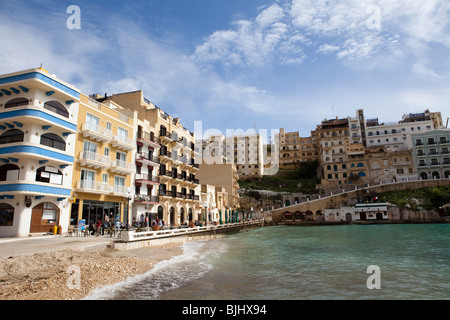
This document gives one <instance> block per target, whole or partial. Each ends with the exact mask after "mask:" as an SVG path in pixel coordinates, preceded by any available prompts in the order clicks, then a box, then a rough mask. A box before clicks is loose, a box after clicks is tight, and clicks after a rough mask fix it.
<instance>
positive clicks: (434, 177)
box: [431, 171, 441, 179]
mask: <svg viewBox="0 0 450 320" xmlns="http://www.w3.org/2000/svg"><path fill="white" fill-rule="evenodd" d="M431 176H432V177H433V179H440V178H441V175H440V174H439V172H437V171H433V173H432V174H431Z"/></svg>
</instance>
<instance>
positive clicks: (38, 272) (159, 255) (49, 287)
mask: <svg viewBox="0 0 450 320" xmlns="http://www.w3.org/2000/svg"><path fill="white" fill-rule="evenodd" d="M182 245H183V243H168V244H162V245H155V246H152V247H150V248H138V249H132V250H117V249H111V248H100V249H99V248H96V249H92V248H91V249H88V248H85V249H84V250H82V249H81V250H77V249H70V250H51V251H48V252H43V253H34V254H30V255H13V256H10V257H8V258H4V259H1V260H0V300H81V299H84V298H85V297H87V296H89V294H90V293H91V292H92V291H93V290H94V289H99V288H101V287H103V286H106V285H111V284H115V283H117V282H120V281H123V280H125V279H127V278H129V277H133V276H136V275H139V274H143V273H146V272H147V271H149V270H151V269H152V268H153V267H154V266H155V265H156V264H157V263H158V262H160V261H164V260H169V259H171V258H172V257H174V256H177V255H181V254H183V249H182ZM74 270H75V271H74ZM78 271H79V273H78V275H79V277H78V278H76V277H77V272H78Z"/></svg>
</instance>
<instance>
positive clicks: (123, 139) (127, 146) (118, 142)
mask: <svg viewBox="0 0 450 320" xmlns="http://www.w3.org/2000/svg"><path fill="white" fill-rule="evenodd" d="M112 144H113V146H114V147H117V148H119V149H122V150H133V149H135V148H136V147H135V142H134V141H133V139H131V138H128V137H127V136H123V135H115V136H113V138H112Z"/></svg>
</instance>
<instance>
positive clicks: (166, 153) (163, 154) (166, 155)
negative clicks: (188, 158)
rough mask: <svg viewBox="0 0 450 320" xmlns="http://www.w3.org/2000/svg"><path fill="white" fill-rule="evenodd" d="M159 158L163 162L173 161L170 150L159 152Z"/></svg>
mask: <svg viewBox="0 0 450 320" xmlns="http://www.w3.org/2000/svg"><path fill="white" fill-rule="evenodd" d="M159 159H160V160H161V162H162V163H167V162H170V161H172V153H171V152H169V151H165V150H164V151H161V152H160V153H159Z"/></svg>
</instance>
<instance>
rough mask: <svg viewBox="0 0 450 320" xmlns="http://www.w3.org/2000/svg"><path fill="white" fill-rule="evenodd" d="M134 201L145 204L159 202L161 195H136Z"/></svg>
mask: <svg viewBox="0 0 450 320" xmlns="http://www.w3.org/2000/svg"><path fill="white" fill-rule="evenodd" d="M134 202H135V203H144V204H159V197H157V196H147V195H135V196H134Z"/></svg>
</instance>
